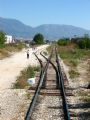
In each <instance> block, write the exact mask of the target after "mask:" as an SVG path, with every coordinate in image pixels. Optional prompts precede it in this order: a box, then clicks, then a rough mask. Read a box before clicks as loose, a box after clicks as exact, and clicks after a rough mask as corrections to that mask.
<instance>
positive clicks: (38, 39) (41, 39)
mask: <svg viewBox="0 0 90 120" xmlns="http://www.w3.org/2000/svg"><path fill="white" fill-rule="evenodd" d="M33 41H34V43H35V44H44V37H43V35H42V34H40V33H38V34H36V35H35V36H34V38H33Z"/></svg>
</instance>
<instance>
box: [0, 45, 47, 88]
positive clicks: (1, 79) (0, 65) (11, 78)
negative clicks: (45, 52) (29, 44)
mask: <svg viewBox="0 0 90 120" xmlns="http://www.w3.org/2000/svg"><path fill="white" fill-rule="evenodd" d="M46 47H47V45H43V46H40V47H38V48H37V50H36V51H41V50H42V49H45V48H46ZM29 51H30V52H29V53H30V58H29V59H27V57H26V50H23V51H21V52H19V53H16V54H14V55H13V56H11V57H10V58H6V59H4V60H0V90H3V89H7V88H10V87H11V85H12V83H13V82H15V80H16V77H17V76H18V75H19V74H20V71H21V70H22V69H24V67H27V66H28V65H34V66H35V65H37V64H38V61H37V60H36V58H35V56H34V55H33V50H32V49H30V50H29Z"/></svg>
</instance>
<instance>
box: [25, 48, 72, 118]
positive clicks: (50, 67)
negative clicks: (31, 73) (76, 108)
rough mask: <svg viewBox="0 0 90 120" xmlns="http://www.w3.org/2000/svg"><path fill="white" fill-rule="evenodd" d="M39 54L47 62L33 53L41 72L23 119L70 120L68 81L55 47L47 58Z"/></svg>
mask: <svg viewBox="0 0 90 120" xmlns="http://www.w3.org/2000/svg"><path fill="white" fill-rule="evenodd" d="M41 55H42V56H43V57H44V58H45V59H46V60H47V62H46V64H45V65H44V64H43V63H42V61H41V60H40V59H39V58H38V56H37V55H36V54H35V56H36V57H37V59H38V60H39V62H40V65H41V73H40V79H39V82H38V84H37V87H36V90H35V93H34V96H33V98H32V101H31V103H30V106H29V109H28V111H27V113H26V116H25V120H71V118H70V113H69V109H68V104H67V97H66V96H68V95H70V94H71V93H66V89H67V85H68V81H67V78H66V75H65V73H64V72H63V71H62V68H61V65H60V59H59V56H58V53H57V49H56V48H55V49H53V50H52V51H51V54H50V56H49V58H46V57H45V56H44V55H43V54H42V53H41ZM54 55H55V56H54ZM52 56H54V58H53V57H52ZM55 58H56V59H55Z"/></svg>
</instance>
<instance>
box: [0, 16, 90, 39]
mask: <svg viewBox="0 0 90 120" xmlns="http://www.w3.org/2000/svg"><path fill="white" fill-rule="evenodd" d="M0 30H3V31H4V32H6V33H7V34H10V35H12V36H14V37H22V38H33V36H34V35H35V34H36V33H42V34H43V35H44V36H45V39H50V40H54V39H59V38H62V37H73V36H74V35H77V36H83V35H84V34H89V35H90V30H86V29H84V28H80V27H76V26H73V25H64V24H42V25H39V26H37V27H31V26H29V25H25V24H24V23H23V22H21V21H19V20H16V19H10V18H2V17H0Z"/></svg>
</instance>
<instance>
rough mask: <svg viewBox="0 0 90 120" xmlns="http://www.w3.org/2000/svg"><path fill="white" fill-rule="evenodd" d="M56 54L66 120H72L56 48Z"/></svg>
mask: <svg viewBox="0 0 90 120" xmlns="http://www.w3.org/2000/svg"><path fill="white" fill-rule="evenodd" d="M55 52H56V62H57V68H58V74H59V87H60V90H61V94H62V102H63V111H64V119H65V120H70V114H69V110H68V104H67V101H66V95H65V88H64V81H63V75H62V72H61V66H60V62H59V56H58V54H57V50H56V48H55Z"/></svg>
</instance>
